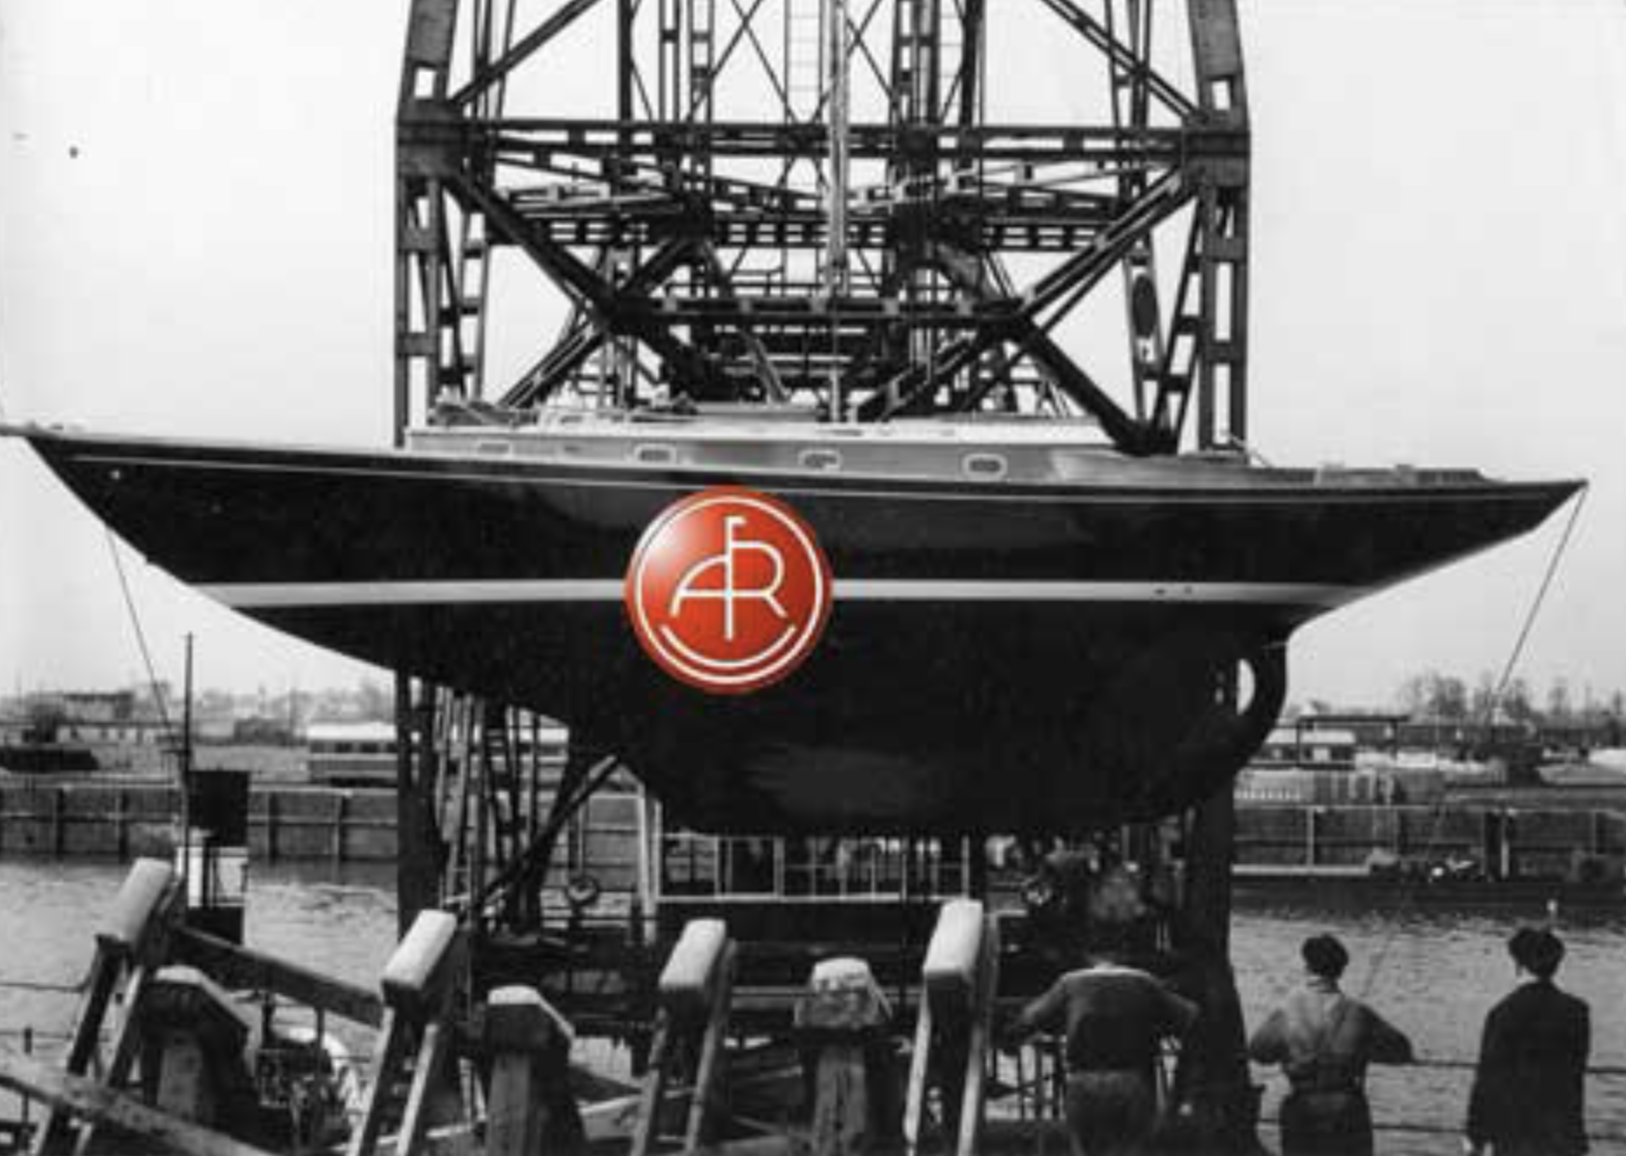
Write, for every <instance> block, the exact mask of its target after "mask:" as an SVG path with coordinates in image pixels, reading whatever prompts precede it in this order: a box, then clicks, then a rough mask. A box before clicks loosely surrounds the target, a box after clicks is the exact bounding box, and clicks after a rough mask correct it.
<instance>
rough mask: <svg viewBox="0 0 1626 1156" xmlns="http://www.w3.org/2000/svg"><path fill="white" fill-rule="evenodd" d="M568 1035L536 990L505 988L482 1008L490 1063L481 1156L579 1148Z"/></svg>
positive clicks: (533, 1155) (552, 1155) (550, 1155)
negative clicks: (571, 1083) (484, 1010)
mask: <svg viewBox="0 0 1626 1156" xmlns="http://www.w3.org/2000/svg"><path fill="white" fill-rule="evenodd" d="M571 1038H572V1033H571V1030H570V1025H569V1024H568V1023H566V1022H565V1019H564V1017H563V1016H561V1015H560V1014H559V1013H558V1012H557V1011H555V1010H554V1009H553V1007H552V1006H551V1005H550V1004H549V1003H548V1002H547V1001H546V1000H545V999H543V998H542V996H541V994H540V993H539V992H537V991H536V989H535V988H529V987H503V988H498V989H497V990H496V991H493V992H492V993H491V997H490V999H489V1001H488V1002H487V1004H486V1014H485V1023H484V1043H485V1048H486V1054H487V1055H488V1056H489V1057H490V1061H491V1078H490V1082H489V1088H488V1092H487V1096H486V1149H485V1150H486V1156H537V1154H538V1153H541V1154H545V1156H557V1154H559V1153H563V1152H572V1151H575V1150H577V1149H578V1148H579V1147H580V1145H581V1143H582V1141H583V1139H584V1136H583V1131H582V1121H581V1114H580V1112H579V1111H578V1109H577V1106H576V1100H575V1096H574V1094H573V1093H572V1092H571V1090H570V1045H571Z"/></svg>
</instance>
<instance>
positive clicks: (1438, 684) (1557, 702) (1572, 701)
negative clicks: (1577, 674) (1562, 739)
mask: <svg viewBox="0 0 1626 1156" xmlns="http://www.w3.org/2000/svg"><path fill="white" fill-rule="evenodd" d="M1395 705H1396V706H1397V707H1398V708H1399V709H1400V710H1402V711H1404V712H1406V713H1407V714H1409V715H1411V716H1413V717H1414V718H1432V719H1447V720H1452V721H1465V722H1466V721H1472V722H1486V721H1502V720H1506V721H1509V722H1516V723H1530V724H1532V725H1535V726H1554V727H1574V726H1579V727H1608V726H1611V725H1613V726H1615V727H1619V726H1621V725H1622V724H1626V694H1623V693H1622V692H1621V691H1619V690H1616V691H1614V692H1612V693H1610V694H1609V695H1607V696H1600V695H1597V694H1594V693H1593V692H1592V690H1591V688H1590V687H1589V688H1586V689H1585V690H1584V691H1583V692H1582V693H1581V694H1580V695H1577V694H1576V692H1575V689H1574V687H1573V686H1572V685H1571V683H1570V681H1569V679H1567V678H1563V677H1558V678H1555V679H1553V680H1552V681H1551V682H1550V683H1548V684H1547V685H1546V687H1545V688H1543V689H1541V690H1538V689H1537V688H1536V687H1533V686H1532V685H1531V684H1530V683H1529V682H1528V681H1527V680H1525V679H1523V678H1510V679H1508V681H1507V684H1506V685H1505V686H1500V687H1499V686H1498V680H1497V679H1496V677H1495V676H1494V675H1492V674H1491V673H1490V672H1489V671H1483V672H1481V673H1480V675H1479V677H1478V679H1476V680H1475V682H1474V684H1473V685H1472V686H1471V687H1470V686H1469V685H1468V683H1467V681H1466V680H1464V679H1462V678H1459V677H1458V676H1456V675H1452V674H1445V673H1442V672H1440V671H1437V670H1425V671H1422V672H1420V673H1418V674H1414V675H1411V676H1410V677H1409V678H1407V679H1406V680H1405V681H1404V682H1403V683H1401V685H1400V688H1399V690H1398V691H1397V692H1396V695H1395Z"/></svg>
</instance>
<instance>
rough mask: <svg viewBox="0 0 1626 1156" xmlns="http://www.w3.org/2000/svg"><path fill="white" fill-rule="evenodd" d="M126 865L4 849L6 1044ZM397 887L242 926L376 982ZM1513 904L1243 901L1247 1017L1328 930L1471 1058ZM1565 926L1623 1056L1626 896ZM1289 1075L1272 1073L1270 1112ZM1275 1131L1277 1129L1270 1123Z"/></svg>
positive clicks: (1618, 1089)
mask: <svg viewBox="0 0 1626 1156" xmlns="http://www.w3.org/2000/svg"><path fill="white" fill-rule="evenodd" d="M123 877H124V868H122V867H120V866H117V865H114V864H90V863H40V862H22V861H0V912H3V913H4V919H3V922H0V927H3V928H4V931H3V932H0V1043H3V1044H6V1045H10V1046H16V1045H17V1044H18V1042H19V1041H18V1040H17V1038H16V1035H15V1033H16V1031H17V1029H19V1028H20V1027H21V1026H22V1025H24V1024H31V1025H33V1026H34V1027H35V1028H36V1029H38V1030H39V1031H40V1032H41V1034H42V1036H44V1037H45V1038H44V1039H43V1040H42V1043H43V1044H44V1045H45V1046H47V1047H48V1046H49V1045H50V1044H51V1043H52V1039H51V1038H50V1036H49V1033H62V1032H65V1031H66V1030H67V1028H68V1027H69V1025H70V1023H71V1019H72V1014H73V1010H74V1006H75V997H74V996H73V995H72V994H70V993H65V992H54V991H39V990H24V989H19V988H16V987H7V986H5V984H6V983H7V982H15V981H27V982H33V983H45V984H67V985H71V984H73V983H75V982H77V981H78V980H79V979H80V978H81V977H82V976H83V973H84V970H85V968H86V966H87V964H88V962H89V958H90V942H91V940H90V936H91V933H92V931H93V929H94V928H95V926H96V925H97V923H98V921H99V920H100V918H101V916H102V915H103V914H104V913H105V912H106V911H107V909H108V907H109V905H110V904H111V902H112V899H113V895H114V892H115V891H116V890H117V887H118V884H119V882H120V881H121V880H122V879H123ZM393 887H394V876H393V871H392V869H391V868H390V867H388V866H382V867H380V866H370V865H369V866H360V867H349V868H343V869H336V870H335V869H328V868H310V867H305V868H299V867H288V866H277V867H273V868H264V869H260V870H259V871H257V873H256V876H255V878H254V880H253V883H252V886H251V892H250V902H249V916H248V932H247V934H248V941H249V943H250V944H251V945H252V946H255V947H258V948H261V949H263V950H266V951H269V952H272V953H274V954H277V955H281V956H285V957H287V958H289V959H292V960H294V961H297V962H300V963H304V964H307V965H309V966H312V967H315V968H318V969H321V970H323V971H326V972H329V973H331V974H333V975H336V976H339V977H341V978H344V979H348V980H351V981H353V982H356V983H360V984H364V985H367V986H371V985H373V984H374V983H376V982H377V978H378V974H379V972H380V970H381V969H382V967H383V964H384V961H385V959H386V958H387V957H388V955H389V952H390V948H391V947H392V946H393V944H394V941H395V909H394V896H393ZM1517 914H1518V913H1507V912H1495V911H1489V910H1483V909H1480V910H1442V909H1439V908H1434V907H1430V908H1428V909H1423V910H1411V909H1406V908H1404V907H1403V906H1401V905H1397V906H1396V907H1395V908H1391V909H1374V910H1369V911H1362V910H1360V909H1358V908H1354V907H1349V908H1343V909H1339V910H1329V909H1324V908H1315V907H1307V906H1291V905H1281V906H1253V905H1250V906H1246V907H1243V908H1242V909H1240V910H1239V911H1238V912H1237V917H1236V921H1235V929H1234V932H1233V955H1234V958H1235V962H1236V969H1237V979H1238V985H1239V987H1240V990H1241V996H1242V1002H1243V1007H1244V1010H1245V1011H1246V1014H1247V1017H1248V1022H1249V1023H1250V1024H1252V1023H1257V1022H1258V1021H1259V1019H1260V1018H1261V1017H1262V1016H1263V1015H1264V1014H1265V1013H1266V1012H1268V1011H1269V1010H1270V1008H1271V1007H1273V1006H1274V1005H1275V1004H1276V1003H1277V1002H1279V1001H1280V1000H1281V999H1282V997H1283V996H1285V995H1286V993H1287V992H1288V991H1289V990H1290V989H1291V988H1292V987H1293V985H1294V984H1295V983H1297V982H1298V981H1299V967H1298V945H1299V943H1300V942H1301V941H1302V940H1303V939H1304V938H1305V937H1306V936H1307V935H1311V934H1313V933H1315V932H1318V931H1330V932H1332V933H1333V934H1336V935H1338V936H1339V937H1340V938H1341V939H1343V941H1344V943H1345V944H1346V946H1348V948H1349V950H1350V954H1351V956H1352V957H1353V962H1352V963H1351V965H1350V970H1349V974H1348V976H1347V977H1346V980H1347V982H1346V984H1345V987H1346V988H1347V989H1348V990H1349V991H1350V992H1352V993H1355V994H1364V996H1365V998H1367V999H1368V1000H1370V1002H1372V1003H1373V1004H1374V1005H1375V1006H1376V1007H1377V1008H1378V1010H1379V1011H1381V1012H1382V1013H1383V1014H1384V1015H1385V1016H1386V1017H1388V1018H1389V1019H1390V1020H1391V1021H1392V1022H1394V1023H1395V1024H1396V1025H1397V1026H1399V1027H1400V1028H1402V1029H1403V1030H1404V1031H1406V1032H1407V1033H1408V1034H1409V1035H1410V1036H1411V1038H1412V1041H1413V1043H1414V1044H1415V1045H1416V1047H1417V1050H1418V1052H1419V1054H1420V1055H1422V1056H1425V1057H1428V1058H1431V1059H1443V1060H1470V1059H1472V1058H1473V1056H1474V1055H1475V1053H1476V1051H1477V1048H1478V1037H1479V1029H1480V1025H1481V1024H1482V1022H1483V1020H1484V1014H1485V1012H1486V1010H1487V1009H1488V1008H1489V1007H1490V1005H1491V1004H1492V1003H1493V1002H1494V1001H1495V1000H1496V999H1498V998H1500V996H1501V995H1502V994H1503V993H1504V992H1505V991H1506V990H1507V989H1508V987H1509V986H1510V984H1511V983H1512V969H1511V966H1510V964H1509V963H1508V961H1507V955H1506V952H1505V950H1504V947H1503V944H1504V942H1505V940H1506V938H1507V936H1508V934H1509V933H1510V932H1511V930H1512V929H1513V927H1514V926H1515V925H1516V919H1515V916H1516V915H1517ZM1563 934H1564V937H1565V940H1566V941H1567V943H1568V945H1569V956H1568V958H1567V959H1566V961H1565V964H1564V968H1563V971H1562V972H1561V974H1560V977H1559V978H1560V981H1561V983H1562V985H1563V986H1564V987H1566V988H1567V989H1568V990H1570V991H1572V992H1574V993H1576V994H1577V995H1580V996H1581V997H1583V998H1584V999H1586V1000H1587V1001H1588V1002H1589V1003H1591V1005H1592V1033H1593V1043H1592V1058H1593V1063H1595V1064H1604V1065H1613V1066H1617V1067H1626V1015H1623V1014H1622V1012H1623V1011H1626V966H1623V965H1626V910H1617V911H1612V912H1607V913H1597V912H1588V913H1579V912H1578V913H1574V914H1573V916H1566V918H1565V919H1564V921H1563ZM1260 1075H1261V1076H1264V1075H1266V1073H1263V1072H1261V1073H1260ZM1469 1075H1470V1073H1468V1072H1466V1071H1432V1070H1418V1069H1374V1072H1373V1076H1372V1079H1371V1082H1370V1089H1371V1094H1372V1099H1373V1103H1374V1111H1375V1113H1376V1114H1377V1116H1378V1117H1379V1119H1380V1120H1387V1121H1405V1122H1409V1123H1412V1124H1421V1125H1429V1126H1439V1127H1448V1128H1451V1129H1456V1128H1459V1127H1460V1125H1461V1123H1462V1114H1463V1108H1464V1105H1465V1103H1466V1097H1467V1089H1468V1080H1469ZM1281 1090H1282V1088H1281V1084H1280V1080H1279V1079H1278V1078H1275V1077H1274V1076H1272V1077H1271V1078H1270V1080H1269V1092H1268V1094H1267V1098H1266V1105H1265V1112H1266V1115H1267V1116H1268V1115H1273V1114H1274V1110H1275V1103H1276V1101H1277V1099H1278V1098H1279V1096H1280V1093H1281ZM1588 1124H1589V1127H1590V1128H1591V1129H1592V1131H1593V1132H1595V1133H1609V1134H1612V1135H1614V1136H1620V1137H1626V1078H1622V1077H1615V1078H1609V1079H1603V1078H1599V1079H1594V1080H1592V1081H1591V1082H1590V1083H1589V1085H1588ZM1266 1137H1267V1139H1268V1140H1270V1141H1271V1142H1274V1139H1275V1136H1274V1129H1273V1128H1268V1127H1267V1129H1266ZM1379 1151H1380V1152H1382V1153H1385V1154H1390V1153H1420V1154H1426V1156H1432V1154H1434V1153H1439V1154H1442V1156H1443V1154H1445V1153H1454V1152H1456V1151H1458V1141H1457V1139H1456V1138H1455V1137H1454V1136H1419V1135H1397V1134H1386V1135H1383V1136H1381V1137H1380V1147H1379ZM1594 1151H1595V1152H1610V1151H1614V1152H1626V1141H1615V1142H1612V1143H1601V1142H1600V1143H1595V1144H1594Z"/></svg>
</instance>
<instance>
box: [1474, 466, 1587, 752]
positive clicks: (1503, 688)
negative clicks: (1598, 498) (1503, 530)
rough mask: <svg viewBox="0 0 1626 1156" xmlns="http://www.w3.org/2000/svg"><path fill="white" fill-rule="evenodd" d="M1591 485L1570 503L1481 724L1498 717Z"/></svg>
mask: <svg viewBox="0 0 1626 1156" xmlns="http://www.w3.org/2000/svg"><path fill="white" fill-rule="evenodd" d="M1590 491H1591V487H1590V486H1586V485H1584V486H1582V487H1581V492H1580V494H1579V495H1578V496H1577V497H1576V499H1575V504H1574V505H1573V506H1571V507H1570V517H1569V521H1567V522H1565V523H1564V533H1563V534H1562V535H1561V536H1560V537H1559V539H1558V546H1557V547H1556V548H1555V549H1554V550H1553V553H1552V557H1550V558H1548V559H1547V572H1546V573H1545V574H1543V575H1542V576H1541V587H1540V588H1539V589H1538V590H1537V591H1536V597H1535V599H1534V601H1532V602H1531V603H1530V609H1529V611H1528V612H1527V613H1526V614H1525V616H1524V625H1523V626H1522V627H1521V628H1520V629H1519V638H1518V641H1516V642H1515V643H1514V644H1513V652H1512V653H1511V654H1509V655H1508V656H1507V664H1506V665H1505V666H1503V667H1502V677H1501V680H1500V681H1499V682H1498V683H1497V684H1496V690H1495V691H1494V692H1493V693H1492V694H1491V699H1490V702H1488V703H1486V704H1485V717H1484V719H1483V720H1482V721H1481V725H1482V726H1484V727H1486V728H1487V729H1488V728H1489V727H1490V725H1491V722H1492V721H1493V720H1494V719H1495V718H1496V708H1497V707H1498V706H1500V705H1501V704H1502V695H1503V694H1505V693H1506V692H1507V685H1508V683H1509V681H1511V680H1512V678H1513V671H1514V668H1515V667H1516V666H1518V663H1519V659H1520V657H1522V656H1523V654H1524V644H1525V643H1526V642H1528V641H1529V639H1530V631H1531V628H1532V627H1534V626H1535V624H1536V615H1538V614H1540V613H1541V606H1542V603H1543V602H1544V601H1545V600H1546V598H1547V591H1548V589H1549V588H1550V587H1551V586H1552V584H1553V578H1554V577H1555V576H1556V575H1557V574H1558V564H1559V562H1560V561H1561V560H1562V559H1563V557H1564V551H1565V549H1566V548H1567V547H1568V546H1569V544H1570V534H1571V533H1573V532H1574V530H1575V523H1576V522H1577V521H1579V520H1580V517H1581V510H1582V509H1584V508H1585V506H1586V499H1587V494H1588V493H1589V492H1590Z"/></svg>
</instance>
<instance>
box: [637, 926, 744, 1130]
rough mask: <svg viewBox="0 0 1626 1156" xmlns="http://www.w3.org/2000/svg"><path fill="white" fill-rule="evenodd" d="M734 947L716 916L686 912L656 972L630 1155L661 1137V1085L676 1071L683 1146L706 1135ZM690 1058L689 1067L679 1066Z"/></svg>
mask: <svg viewBox="0 0 1626 1156" xmlns="http://www.w3.org/2000/svg"><path fill="white" fill-rule="evenodd" d="M735 955H736V948H735V944H734V941H733V940H732V939H730V938H729V937H728V929H727V927H726V926H725V925H724V924H723V922H722V920H720V919H691V920H690V921H689V922H688V923H687V924H685V925H684V928H683V932H682V934H681V935H680V936H679V937H678V941H677V944H676V946H674V947H673V948H672V954H671V956H670V957H669V958H668V959H667V961H666V967H665V968H664V969H663V970H662V971H661V976H660V981H659V984H658V994H657V1001H658V1004H657V1009H656V1013H655V1037H654V1043H653V1046H652V1047H651V1049H650V1057H649V1069H648V1071H647V1072H645V1074H644V1082H643V1087H642V1089H641V1090H640V1094H639V1100H638V1116H637V1121H636V1123H635V1124H634V1126H633V1135H632V1146H631V1148H630V1149H629V1153H630V1156H649V1153H651V1152H653V1151H654V1150H655V1145H656V1141H657V1140H658V1138H659V1136H660V1129H661V1117H662V1114H663V1111H664V1109H665V1107H666V1092H667V1088H668V1086H669V1084H670V1083H671V1081H672V1079H673V1078H674V1077H675V1076H681V1075H684V1074H687V1075H689V1077H690V1089H691V1092H690V1094H691V1097H692V1098H691V1100H690V1102H689V1110H688V1112H687V1114H686V1117H685V1122H684V1130H683V1145H684V1150H685V1151H693V1150H695V1149H697V1148H699V1147H700V1146H701V1145H702V1144H703V1143H706V1142H707V1141H709V1140H710V1139H711V1138H712V1136H711V1133H712V1130H713V1128H714V1127H715V1124H716V1117H717V1115H718V1109H719V1107H720V1097H719V1095H718V1089H719V1087H720V1084H721V1079H722V1074H723V1071H722V1069H723V1045H724V1042H725V1039H726V1036H727V1033H728V1019H729V1005H730V1003H731V1001H732V999H733V991H734V986H733V985H734V962H735ZM691 1057H692V1058H693V1060H694V1066H693V1070H692V1071H691V1072H689V1073H680V1072H678V1071H677V1069H678V1067H679V1065H680V1063H681V1062H682V1061H683V1060H686V1059H688V1058H691Z"/></svg>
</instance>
